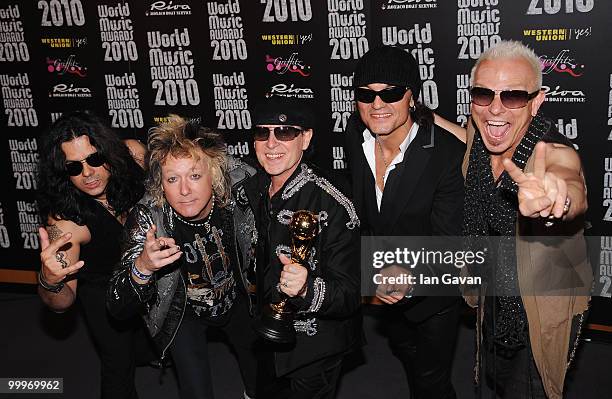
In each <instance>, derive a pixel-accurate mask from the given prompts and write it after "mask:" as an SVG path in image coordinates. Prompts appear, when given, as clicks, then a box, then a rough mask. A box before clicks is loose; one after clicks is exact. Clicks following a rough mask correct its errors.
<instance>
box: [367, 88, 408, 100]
mask: <svg viewBox="0 0 612 399" xmlns="http://www.w3.org/2000/svg"><path fill="white" fill-rule="evenodd" d="M408 89H409V87H401V86H393V87H387V88H386V89H382V90H378V91H377V90H371V89H366V88H364V87H358V88H356V89H355V99H356V100H357V101H359V102H360V103H367V104H369V103H372V102H374V100H375V99H376V96H378V97H380V99H381V100H382V101H384V102H386V103H395V102H398V101H399V100H401V99H402V98H404V94H406V92H407V91H408Z"/></svg>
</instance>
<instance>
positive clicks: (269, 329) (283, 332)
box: [254, 210, 319, 344]
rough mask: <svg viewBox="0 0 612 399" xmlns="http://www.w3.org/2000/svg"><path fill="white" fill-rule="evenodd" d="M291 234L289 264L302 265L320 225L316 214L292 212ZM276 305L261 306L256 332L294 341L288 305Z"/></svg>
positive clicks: (285, 301)
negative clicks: (262, 308)
mask: <svg viewBox="0 0 612 399" xmlns="http://www.w3.org/2000/svg"><path fill="white" fill-rule="evenodd" d="M289 230H290V234H291V262H292V263H299V264H302V265H303V264H305V262H306V257H307V256H308V253H309V252H310V248H312V245H313V244H314V239H315V237H316V236H317V234H318V232H319V222H318V220H317V216H316V214H315V213H313V212H311V211H306V210H300V211H296V212H294V213H293V216H292V218H291V222H290V224H289ZM305 288H306V284H304V286H303V287H302V289H300V291H299V292H298V295H299V294H300V293H302V292H303V291H304V289H305ZM281 295H282V296H283V297H284V299H283V300H282V301H280V302H278V303H271V304H269V305H268V306H265V307H264V310H263V312H262V314H261V316H260V317H259V318H258V319H257V320H256V321H255V326H254V328H255V331H256V332H257V333H258V334H259V335H261V336H262V337H263V338H265V339H267V340H270V341H273V342H277V343H284V344H290V343H293V342H295V329H294V328H293V319H294V317H293V311H292V310H291V309H290V308H289V306H287V300H288V299H289V297H287V296H286V295H285V294H284V293H281Z"/></svg>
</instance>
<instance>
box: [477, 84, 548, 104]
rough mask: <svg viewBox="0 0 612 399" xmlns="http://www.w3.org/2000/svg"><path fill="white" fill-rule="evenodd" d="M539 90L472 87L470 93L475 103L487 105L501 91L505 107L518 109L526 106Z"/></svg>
mask: <svg viewBox="0 0 612 399" xmlns="http://www.w3.org/2000/svg"><path fill="white" fill-rule="evenodd" d="M539 92H540V90H536V91H534V92H533V93H529V92H527V91H525V90H491V89H486V88H484V87H472V90H470V95H471V96H472V102H473V103H474V104H476V105H480V106H482V107H486V106H488V105H490V104H491V103H492V102H493V99H494V98H495V94H496V93H499V98H500V99H501V102H502V104H503V105H504V107H506V108H510V109H517V108H523V107H524V106H526V105H527V103H528V102H529V100H531V99H533V98H534V97H535V96H537V95H538V93H539Z"/></svg>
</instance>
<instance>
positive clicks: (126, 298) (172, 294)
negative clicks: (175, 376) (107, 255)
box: [107, 157, 257, 359]
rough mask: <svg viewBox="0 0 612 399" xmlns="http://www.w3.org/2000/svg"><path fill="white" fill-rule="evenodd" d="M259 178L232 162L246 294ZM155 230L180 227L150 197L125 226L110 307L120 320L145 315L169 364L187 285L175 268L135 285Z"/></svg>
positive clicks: (167, 233)
mask: <svg viewBox="0 0 612 399" xmlns="http://www.w3.org/2000/svg"><path fill="white" fill-rule="evenodd" d="M254 174H255V169H254V168H252V167H250V166H249V165H246V164H245V163H243V162H241V161H239V160H237V159H234V158H231V157H230V158H229V175H230V181H231V184H232V201H231V204H230V205H228V206H230V207H231V210H232V211H233V216H234V220H233V222H234V232H235V234H234V238H235V244H236V245H235V248H236V250H237V251H239V253H238V254H237V258H238V259H239V261H240V266H239V267H240V275H241V277H242V278H241V279H240V280H241V281H239V282H238V283H239V284H241V283H242V285H243V287H244V288H245V289H246V288H247V285H248V282H247V280H246V274H247V270H246V269H247V268H248V266H249V262H250V261H251V258H253V252H252V251H253V248H254V244H255V242H256V239H257V231H256V229H255V220H254V217H253V212H252V210H251V208H250V206H249V204H248V201H247V199H246V196H245V194H244V189H243V188H242V182H243V181H244V180H246V179H247V178H249V177H251V176H253V175H254ZM153 224H155V225H156V226H157V234H158V236H165V237H173V232H174V223H173V218H172V216H171V208H170V206H169V205H168V204H166V203H165V204H164V205H163V206H161V207H158V206H155V204H154V203H153V200H152V198H151V197H150V196H148V195H145V196H144V197H143V198H142V199H141V200H140V202H139V203H138V204H136V206H134V208H133V209H132V210H131V212H130V214H129V216H128V220H127V221H126V223H125V230H124V236H125V237H124V240H123V254H122V257H121V263H120V264H119V266H118V268H117V270H115V272H114V273H113V276H112V278H111V281H110V284H109V288H108V294H107V307H108V309H109V311H110V313H111V314H112V315H113V316H114V317H116V318H118V319H124V318H128V317H130V316H132V315H134V314H136V313H141V314H142V315H143V318H144V321H145V324H146V326H147V328H148V330H149V333H150V334H151V337H152V338H153V340H154V341H155V343H156V345H157V346H158V349H159V350H160V355H161V358H162V359H163V358H164V357H165V356H166V353H167V350H168V348H169V347H170V344H171V343H172V340H173V339H174V336H175V335H176V332H177V330H178V327H179V326H180V323H181V321H182V318H183V315H184V312H185V307H186V304H187V300H186V285H185V281H184V279H183V278H182V275H181V271H180V267H173V265H168V266H166V267H164V268H162V269H160V270H159V271H157V272H156V273H155V274H154V276H153V278H152V281H151V282H149V284H146V285H139V284H137V283H136V282H134V280H133V279H132V277H131V268H132V265H133V264H134V262H135V260H136V258H137V257H138V256H139V255H140V254H141V252H142V250H143V248H144V242H145V239H146V233H147V231H148V230H149V229H150V228H151V226H152V225H153ZM249 307H250V305H249Z"/></svg>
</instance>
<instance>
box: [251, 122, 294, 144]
mask: <svg viewBox="0 0 612 399" xmlns="http://www.w3.org/2000/svg"><path fill="white" fill-rule="evenodd" d="M271 130H273V131H274V137H276V139H277V140H279V141H291V140H293V139H294V138H296V137H297V136H298V135H299V134H300V133H303V132H304V129H302V128H301V127H296V126H276V127H275V128H274V129H273V128H271V127H264V126H255V127H254V128H253V139H254V140H255V141H266V140H268V137H270V131H271Z"/></svg>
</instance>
